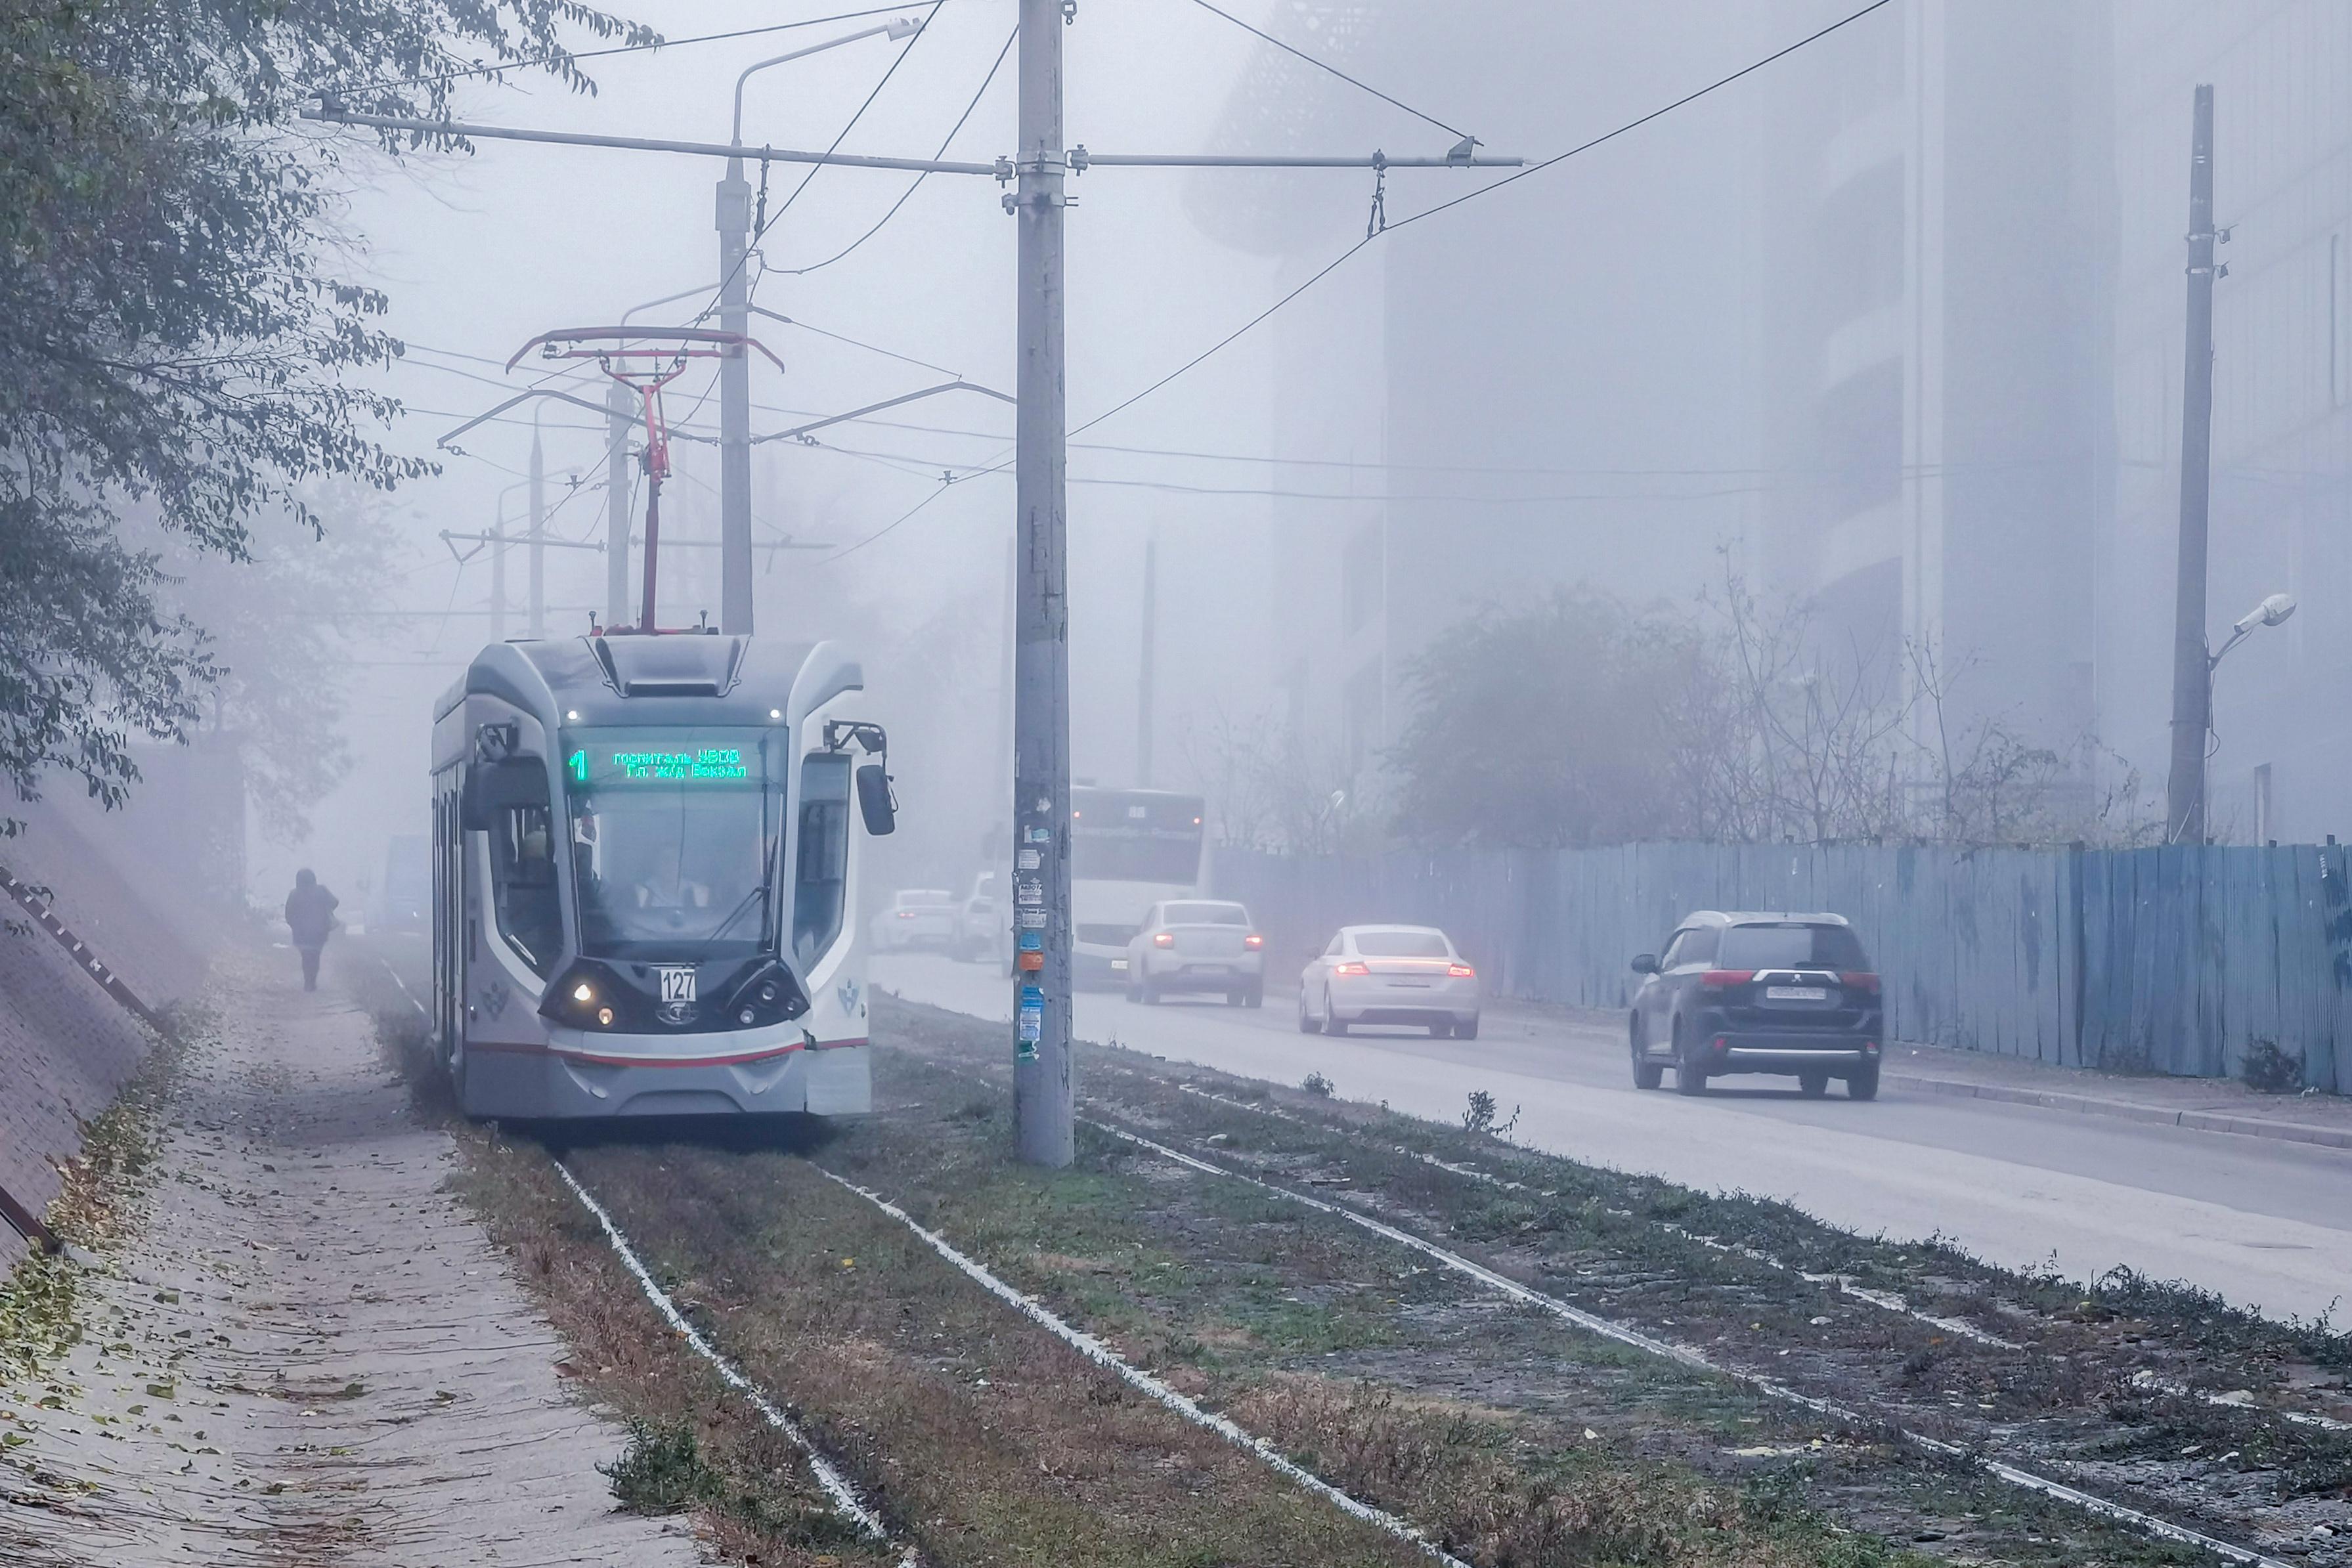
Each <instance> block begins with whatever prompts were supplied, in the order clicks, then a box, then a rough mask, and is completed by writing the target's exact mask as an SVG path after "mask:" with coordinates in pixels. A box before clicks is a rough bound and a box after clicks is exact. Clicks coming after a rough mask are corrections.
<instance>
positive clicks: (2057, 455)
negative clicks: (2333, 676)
mask: <svg viewBox="0 0 2352 1568" xmlns="http://www.w3.org/2000/svg"><path fill="white" fill-rule="evenodd" d="M1847 31H1848V32H1850V33H1851V34H1852V35H1853V37H1852V38H1851V39H1850V40H1848V42H1847V44H1846V47H1844V48H1843V50H1842V51H1840V52H1838V53H1835V54H1832V53H1831V52H1829V51H1827V50H1825V49H1824V50H1822V51H1820V52H1818V53H1816V52H1813V51H1807V52H1806V53H1804V54H1801V55H1799V56H1796V57H1794V58H1791V59H1790V60H1788V61H1784V62H1781V65H1780V67H1776V68H1775V71H1776V72H1780V73H1782V74H1776V75H1775V76H1774V77H1773V78H1772V79H1769V81H1767V80H1758V81H1756V82H1754V83H1752V84H1751V85H1752V86H1753V88H1754V92H1753V99H1754V103H1755V108H1756V113H1757V117H1758V125H1759V136H1760V139H1761V140H1762V142H1763V143H1764V144H1765V146H1766V147H1767V148H1768V149H1769V152H1768V154H1767V156H1766V158H1765V160H1764V163H1765V168H1764V174H1763V180H1764V184H1763V191H1762V196H1763V199H1762V201H1761V203H1760V204H1759V217H1758V223H1759V231H1760V232H1759V244H1758V247H1757V259H1758V265H1759V274H1760V277H1759V283H1758V300H1759V304H1760V305H1761V307H1762V321H1761V324H1760V331H1761V332H1762V334H1763V343H1762V348H1761V352H1760V354H1759V373H1760V374H1761V377H1762V383H1763V384H1762V386H1761V388H1760V390H1759V397H1758V400H1757V407H1758V410H1759V415H1760V416H1761V418H1762V421H1763V426H1762V447H1763V450H1764V452H1765V454H1766V461H1767V466H1768V467H1769V468H1771V469H1772V470H1774V472H1775V476H1776V477H1777V478H1779V479H1782V480H1783V481H1785V482H1781V483H1779V484H1776V485H1774V486H1773V487H1772V488H1771V489H1769V491H1768V500H1767V502H1766V506H1765V516H1764V528H1763V530H1762V532H1761V534H1760V536H1759V540H1758V541H1757V543H1756V554H1757V557H1758V563H1759V570H1758V572H1757V574H1756V575H1757V577H1758V580H1759V584H1761V585H1765V586H1769V587H1770V588H1774V589H1778V590H1780V591H1782V592H1785V593H1788V594H1790V595H1795V596H1796V597H1799V598H1801V599H1804V600H1807V601H1809V602H1810V603H1811V605H1813V606H1814V608H1815V610H1816V612H1817V613H1818V615H1819V616H1820V626H1821V628H1822V632H1823V633H1824V634H1825V636H1826V637H1828V638H1829V639H1831V640H1832V641H1833V642H1835V643H1838V644H1840V645H1843V647H1847V648H1852V649H1857V650H1861V651H1862V652H1863V653H1864V654H1865V655H1866V656H1868V657H1873V658H1878V659H1880V660H1884V661H1886V662H1889V663H1892V664H1895V665H1897V666H1898V667H1899V665H1900V662H1901V661H1902V660H1903V658H1904V653H1905V647H1906V643H1907V644H1908V645H1910V646H1911V647H1916V648H1919V649H1924V650H1927V652H1929V653H1930V654H1932V656H1933V658H1934V660H1935V662H1936V664H1937V666H1938V667H1939V668H1940V669H1941V670H1942V671H1943V672H1945V673H1946V675H1947V677H1948V679H1949V681H1950V684H1951V688H1952V695H1953V697H1954V698H1955V699H1956V700H1957V701H1958V706H1959V710H1960V714H1961V715H1962V716H1963V717H1964V718H1976V717H1991V716H2000V717H2001V718H2003V719H2004V720H2006V721H2008V722H2010V723H2011V724H2012V725H2014V726H2015V727H2016V728H2017V729H2018V730H2019V731H2021V733H2023V734H2024V735H2026V736H2027V737H2029V738H2031V739H2032V740H2035V741H2038V742H2042V743H2045V744H2054V745H2062V746H2063V745H2064V744H2066V743H2067V742H2070V741H2072V740H2073V739H2074V738H2075V737H2079V736H2081V735H2082V734H2084V733H2085V732H2086V731H2089V730H2090V729H2091V728H2092V725H2093V712H2092V690H2091V688H2092V678H2091V659H2092V643H2091V636H2090V627H2089V625H2088V623H2087V620H2086V618H2085V616H2084V603H2083V592H2082V590H2083V584H2084V582H2085V580H2086V574H2087V571H2088V568H2089V563H2090V557H2091V537H2092V532H2093V528H2094V522H2095V515H2096V503H2097V492H2098V483H2097V480H2098V475H2099V473H2100V469H2101V463H2102V459H2103V458H2104V456H2105V448H2106V445H2107V442H2106V437H2105V426H2106V419H2105V410H2104V409H2103V407H2102V406H2101V404H2100V398H2099V396H2098V395H2097V394H2098V390H2099V387H2100V385H2101V378H2100V369H2101V363H2102V348H2103V342H2102V334H2101V331H2100V328H2099V321H2100V312H2101V308H2102V303H2103V300H2102V296H2103V292H2104V287H2103V286H2104V279H2103V278H2102V276H2101V269H2100V268H2099V267H2098V265H2097V258H2098V256H2099V254H2100V251H2101V248H2102V246H2103V243H2104V240H2105V222H2106V217H2107V214H2108V212H2109V209H2110V207H2111V205H2112V204H2111V203H2110V202H2109V200H2108V199H2107V197H2106V183H2107V182H2106V174H2107V171H2106V159H2105V137H2106V132H2107V125H2106V112H2105V110H2106V106H2105V92H2104V82H2103V78H2104V74H2105V73H2104V69H2103V67H2104V60H2103V58H2102V51H2103V46H2104V43H2105V15H2104V14H2103V12H2102V11H2101V10H2099V9H2098V8H2097V7H2094V6H2078V5H2046V4H2040V3H2038V0H1970V3H1969V4H1967V5H1949V4H1927V5H1909V6H1905V7H1901V8H1900V9H1899V10H1893V11H1890V12H1883V13H1879V14H1877V15H1874V16H1869V17H1866V18H1864V20H1863V21H1861V22H1859V23H1856V24H1855V25H1854V26H1852V27H1851V28H1849V29H1847Z"/></svg>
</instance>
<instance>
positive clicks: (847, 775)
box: [433, 631, 895, 1121]
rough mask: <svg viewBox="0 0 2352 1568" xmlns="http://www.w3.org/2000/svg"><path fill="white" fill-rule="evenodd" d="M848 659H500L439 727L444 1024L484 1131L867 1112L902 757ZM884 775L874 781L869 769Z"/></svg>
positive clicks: (531, 645)
mask: <svg viewBox="0 0 2352 1568" xmlns="http://www.w3.org/2000/svg"><path fill="white" fill-rule="evenodd" d="M863 686H864V677H863V675H862V673H861V671H860V668H859V667H858V664H857V662H856V660H855V659H854V658H851V657H850V656H849V655H848V653H846V652H845V650H844V649H842V648H841V647H838V646H837V645H835V644H833V643H826V642H820V643H817V644H815V645H814V646H809V645H798V646H793V645H789V644H784V643H780V642H776V641H772V640H764V639H761V638H757V637H734V636H722V635H719V634H717V633H715V632H703V631H679V632H654V633H637V632H608V633H596V634H592V635H590V636H586V637H571V638H549V639H544V640H524V641H515V642H503V643H497V644H493V645H492V646H490V647H486V648H484V649H483V650H482V651H481V653H480V654H478V656H477V657H476V658H474V660H473V662H472V664H471V665H470V666H469V667H468V668H467V671H466V673H465V675H464V677H463V678H462V679H459V680H458V681H457V683H456V684H455V685H453V686H452V687H451V688H450V689H448V691H447V692H446V693H445V694H444V695H443V696H442V698H441V699H440V700H439V701H438V702H436V704H435V706H434V714H433V1023H434V1036H435V1041H436V1048H437V1050H438V1052H439V1054H440V1056H441V1058H442V1060H443V1061H444V1062H445V1063H446V1067H447V1070H448V1074H449V1079H450V1082H451V1084H452V1086H453V1088H454V1089H455V1091H456V1096H457V1104H458V1106H459V1107H460V1108H461V1109H462V1110H464V1111H465V1112H466V1114H467V1115H468V1116H474V1117H499V1118H506V1119H514V1120H551V1121H562V1120H573V1119H590V1118H604V1117H623V1116H653V1115H662V1116H669V1115H714V1116H719V1115H726V1116H733V1115H744V1114H760V1113H781V1112H796V1111H807V1112H813V1113H815V1114H819V1115H833V1116H837V1115H846V1114H855V1113H858V1112H862V1111H865V1110H869V1109H870V1108H871V1104H872V1080H871V1076H870V1067H869V1054H868V1052H867V1050H866V983H865V973H864V955H863V953H862V952H860V950H859V945H858V942H857V921H856V919H855V913H856V886H857V875H858V860H859V849H858V840H859V838H860V837H861V836H860V835H859V834H858V833H857V832H856V825H855V824H854V823H853V816H852V809H851V808H852V803H853V801H855V803H856V807H857V810H856V817H857V818H858V820H860V821H862V824H863V826H864V828H865V831H866V835H881V834H886V833H888V832H889V831H891V828H892V827H893V826H894V813H895V805H894V804H893V801H892V798H891V793H890V784H889V775H888V773H887V738H886V737H885V735H884V733H883V731H881V729H880V727H879V726H877V725H874V724H870V723H865V722H861V721H857V720H856V718H855V716H854V708H855V705H856V701H857V700H858V694H859V693H860V692H861V691H862V689H863ZM866 759H870V760H866Z"/></svg>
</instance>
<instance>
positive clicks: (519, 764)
mask: <svg viewBox="0 0 2352 1568" xmlns="http://www.w3.org/2000/svg"><path fill="white" fill-rule="evenodd" d="M547 804H548V789H547V764H546V763H544V762H542V761H541V760H540V759H539V758H537V757H509V758H508V759H507V760H506V761H505V762H502V763H498V764H496V765H495V766H491V767H478V768H476V769H474V770H473V772H472V773H471V775H470V776H469V777H468V778H467V781H466V793H465V797H464V807H463V811H462V818H463V822H464V826H465V827H466V829H467V832H470V833H484V832H488V830H489V827H490V825H491V823H492V821H493V820H494V819H495V818H496V817H497V816H498V814H499V810H500V809H501V808H502V807H505V806H510V805H536V806H540V807H542V808H544V807H545V806H546V805H547Z"/></svg>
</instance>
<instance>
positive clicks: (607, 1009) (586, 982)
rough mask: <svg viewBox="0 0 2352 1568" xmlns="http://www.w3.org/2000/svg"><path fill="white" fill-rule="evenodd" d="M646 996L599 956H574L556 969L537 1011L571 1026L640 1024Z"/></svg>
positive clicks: (596, 1027) (619, 1027) (597, 1026)
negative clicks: (633, 988)
mask: <svg viewBox="0 0 2352 1568" xmlns="http://www.w3.org/2000/svg"><path fill="white" fill-rule="evenodd" d="M539 1014H540V1016H541V1017H542V1018H545V1019H547V1020H548V1021H549V1022H551V1023H555V1024H562V1025H563V1026H566V1027H569V1028H573V1029H632V1028H637V1027H641V1026H642V1025H643V1022H644V1016H645V1014H646V1002H645V999H644V998H643V997H642V996H641V995H639V994H637V993H636V992H635V991H633V990H632V989H631V988H630V985H629V983H628V980H627V979H626V978H625V976H624V975H623V974H621V973H618V972H617V971H615V970H614V968H613V966H612V965H610V964H608V963H604V961H603V960H601V959H594V958H576V959H573V960H572V962H571V963H568V964H566V965H564V966H563V968H562V969H561V970H559V971H558V972H557V973H556V975H555V978H554V979H553V980H551V981H550V982H549V983H548V986H547V989H546V990H545V991H544V992H543V993H541V995H540V999H539Z"/></svg>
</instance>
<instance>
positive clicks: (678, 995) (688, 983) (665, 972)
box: [654, 969, 694, 1002]
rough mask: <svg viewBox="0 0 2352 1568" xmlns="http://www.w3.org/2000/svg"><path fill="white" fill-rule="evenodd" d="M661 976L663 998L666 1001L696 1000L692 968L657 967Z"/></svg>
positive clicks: (657, 972) (657, 971)
mask: <svg viewBox="0 0 2352 1568" xmlns="http://www.w3.org/2000/svg"><path fill="white" fill-rule="evenodd" d="M654 973H656V974H657V975H659V976H660V977H661V999H662V1000H663V1001H665V1002H691V1001H693V1000H694V971H693V970H691V969H656V970H655V971H654Z"/></svg>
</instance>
